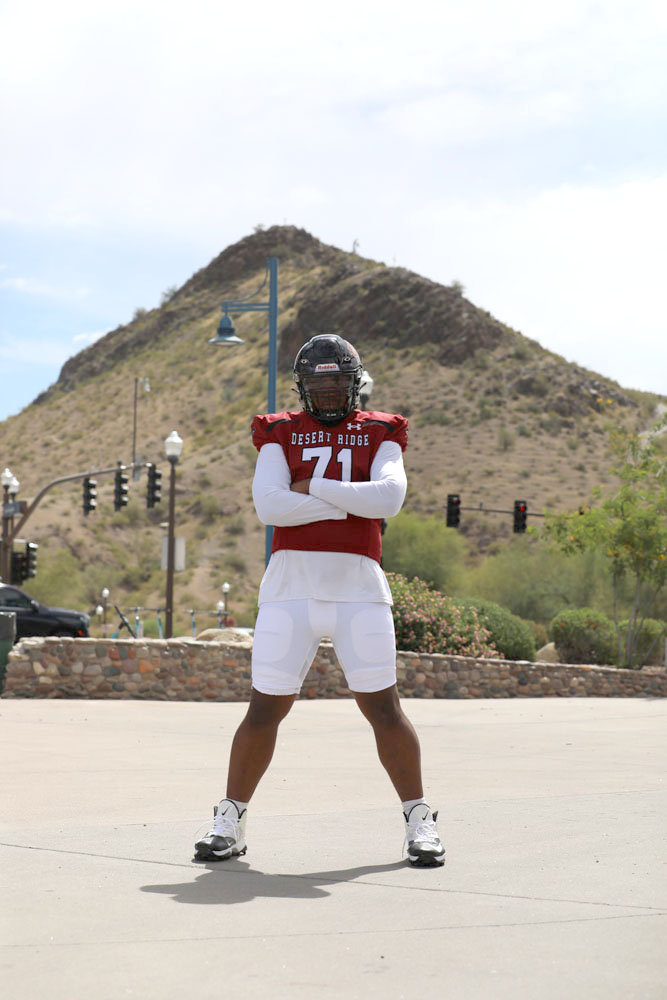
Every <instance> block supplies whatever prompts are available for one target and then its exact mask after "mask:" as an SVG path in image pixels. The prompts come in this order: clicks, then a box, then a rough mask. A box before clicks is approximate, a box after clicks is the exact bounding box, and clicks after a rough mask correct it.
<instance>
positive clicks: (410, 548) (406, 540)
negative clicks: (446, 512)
mask: <svg viewBox="0 0 667 1000" xmlns="http://www.w3.org/2000/svg"><path fill="white" fill-rule="evenodd" d="M465 549H466V543H465V540H464V539H463V538H462V537H461V535H459V533H458V532H457V531H452V529H451V528H448V527H447V525H446V524H445V521H444V519H443V518H442V517H421V516H420V515H418V514H411V513H409V512H408V511H401V513H400V514H398V515H397V516H396V517H392V518H391V519H390V521H389V523H388V525H387V530H386V532H385V534H384V537H383V539H382V562H383V565H384V568H385V570H389V571H391V572H392V573H399V574H400V575H401V576H404V577H406V578H407V579H408V580H411V579H412V578H413V577H419V579H420V580H425V581H426V582H427V583H428V585H429V586H431V587H435V588H436V589H437V590H441V591H445V592H449V593H452V591H454V590H458V589H459V582H460V576H461V572H462V569H463V558H464V554H465Z"/></svg>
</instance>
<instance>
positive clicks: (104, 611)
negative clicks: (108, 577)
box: [102, 587, 109, 635]
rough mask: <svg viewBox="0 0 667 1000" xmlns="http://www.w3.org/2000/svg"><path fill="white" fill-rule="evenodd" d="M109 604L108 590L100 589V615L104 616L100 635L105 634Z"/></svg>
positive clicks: (106, 588) (105, 588)
mask: <svg viewBox="0 0 667 1000" xmlns="http://www.w3.org/2000/svg"><path fill="white" fill-rule="evenodd" d="M108 602H109V588H108V587H103V588H102V614H103V615H104V618H103V621H102V635H106V634H107V606H108Z"/></svg>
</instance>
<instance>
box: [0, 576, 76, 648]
mask: <svg viewBox="0 0 667 1000" xmlns="http://www.w3.org/2000/svg"><path fill="white" fill-rule="evenodd" d="M0 611H13V612H14V613H15V614H16V638H17V639H23V638H24V637H25V636H30V635H66V636H73V637H74V636H76V637H77V638H79V637H85V636H88V635H89V634H90V615H87V614H85V613H84V612H83V611H70V610H69V609H68V608H51V607H49V605H48V604H42V603H41V601H36V600H35V598H34V597H30V595H29V594H26V593H25V591H24V590H20V589H19V587H14V586H10V585H9V584H7V583H0Z"/></svg>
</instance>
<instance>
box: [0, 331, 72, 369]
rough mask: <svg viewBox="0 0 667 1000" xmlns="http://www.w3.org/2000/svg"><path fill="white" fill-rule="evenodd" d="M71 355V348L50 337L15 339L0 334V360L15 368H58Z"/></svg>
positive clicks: (6, 334)
mask: <svg viewBox="0 0 667 1000" xmlns="http://www.w3.org/2000/svg"><path fill="white" fill-rule="evenodd" d="M71 355H72V349H71V346H69V345H68V344H66V343H63V342H62V341H58V340H53V339H52V338H50V337H36V338H28V337H17V336H14V335H13V334H10V333H4V334H0V358H2V359H3V361H5V362H7V363H9V364H11V365H12V367H13V368H16V366H17V365H28V366H31V367H32V366H40V367H46V368H49V367H53V366H54V365H57V366H60V365H62V364H64V363H65V361H67V359H68V358H69V357H71Z"/></svg>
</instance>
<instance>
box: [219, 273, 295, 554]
mask: <svg viewBox="0 0 667 1000" xmlns="http://www.w3.org/2000/svg"><path fill="white" fill-rule="evenodd" d="M267 280H268V282H269V298H268V300H267V301H266V302H251V301H250V300H251V299H254V297H255V296H256V295H258V294H259V292H261V290H262V289H263V288H264V285H265V284H266V282H267ZM230 312H235V313H244V312H266V313H268V314H269V386H268V410H267V412H268V413H275V410H276V382H277V379H278V258H277V257H269V258H268V259H267V261H266V273H265V275H264V281H263V282H262V284H261V285H260V286H259V288H258V289H257V290H256V291H254V292H253V293H252V295H249V296H248V298H247V299H239V300H238V301H232V300H225V301H224V302H223V303H222V317H221V319H220V323H219V324H218V332H217V334H216V335H215V337H211V338H210V339H209V344H220V345H223V344H242V343H243V341H242V340H241V338H240V337H237V336H236V335H235V333H234V324H233V323H232V320H231V317H230V316H229V313H230ZM265 537H266V541H265V561H266V563H267V565H268V562H269V559H270V558H271V547H272V545H273V527H272V526H271V525H270V524H267V526H266V536H265Z"/></svg>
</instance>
